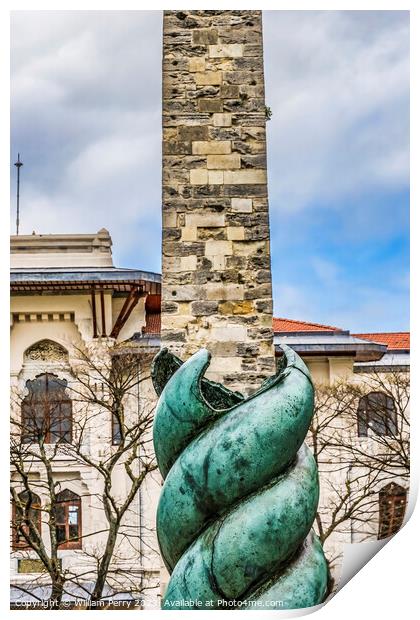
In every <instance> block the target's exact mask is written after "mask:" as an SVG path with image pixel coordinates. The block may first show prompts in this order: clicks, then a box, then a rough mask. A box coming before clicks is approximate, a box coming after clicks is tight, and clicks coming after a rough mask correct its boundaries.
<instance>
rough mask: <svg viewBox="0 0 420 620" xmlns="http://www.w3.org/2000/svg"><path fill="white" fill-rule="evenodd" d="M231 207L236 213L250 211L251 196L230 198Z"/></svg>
mask: <svg viewBox="0 0 420 620" xmlns="http://www.w3.org/2000/svg"><path fill="white" fill-rule="evenodd" d="M231 207H232V211H235V212H237V213H252V198H232V199H231Z"/></svg>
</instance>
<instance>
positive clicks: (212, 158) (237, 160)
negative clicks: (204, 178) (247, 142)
mask: <svg viewBox="0 0 420 620" xmlns="http://www.w3.org/2000/svg"><path fill="white" fill-rule="evenodd" d="M240 167H241V156H240V155H239V154H238V153H231V154H230V155H208V156H207V168H208V169H209V170H232V169H235V168H237V169H239V168H240Z"/></svg>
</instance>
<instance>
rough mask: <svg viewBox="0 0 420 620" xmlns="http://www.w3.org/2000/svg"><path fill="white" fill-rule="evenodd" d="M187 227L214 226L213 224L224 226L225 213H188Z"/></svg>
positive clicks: (186, 218)
mask: <svg viewBox="0 0 420 620" xmlns="http://www.w3.org/2000/svg"><path fill="white" fill-rule="evenodd" d="M185 225H186V226H187V227H198V226H201V227H202V228H212V227H213V226H216V227H218V226H224V225H225V216H224V214H223V213H187V214H186V216H185Z"/></svg>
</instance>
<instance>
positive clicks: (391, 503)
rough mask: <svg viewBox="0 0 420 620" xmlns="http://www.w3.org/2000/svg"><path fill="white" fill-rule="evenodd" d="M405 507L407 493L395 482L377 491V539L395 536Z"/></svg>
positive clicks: (401, 522) (402, 518) (402, 519)
mask: <svg viewBox="0 0 420 620" xmlns="http://www.w3.org/2000/svg"><path fill="white" fill-rule="evenodd" d="M406 505H407V491H406V489H404V487H401V486H400V485H399V484H396V483H395V482H390V483H389V484H387V485H386V486H384V487H383V489H381V490H380V491H379V531H378V538H379V539H381V538H388V536H392V535H393V534H396V532H398V530H399V529H400V528H401V526H402V524H403V521H404V514H405V508H406Z"/></svg>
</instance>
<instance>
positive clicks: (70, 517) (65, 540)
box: [54, 489, 82, 549]
mask: <svg viewBox="0 0 420 620" xmlns="http://www.w3.org/2000/svg"><path fill="white" fill-rule="evenodd" d="M54 517H55V531H56V536H57V543H58V544H59V545H60V547H61V548H62V549H81V547H82V539H81V536H82V504H81V500H80V497H79V495H76V493H73V491H69V490H68V489H65V490H64V491H61V493H58V495H57V503H56V505H55V507H54Z"/></svg>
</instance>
